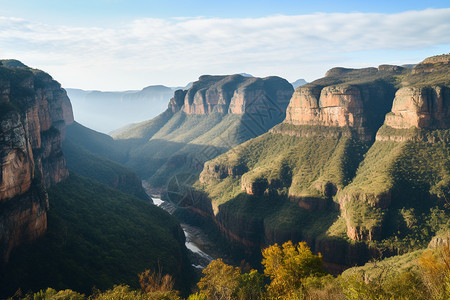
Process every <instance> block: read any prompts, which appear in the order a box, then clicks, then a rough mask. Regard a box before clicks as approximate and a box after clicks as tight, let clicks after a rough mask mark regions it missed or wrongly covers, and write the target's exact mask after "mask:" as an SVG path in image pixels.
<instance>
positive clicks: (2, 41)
mask: <svg viewBox="0 0 450 300" xmlns="http://www.w3.org/2000/svg"><path fill="white" fill-rule="evenodd" d="M449 32H450V9H428V10H424V11H408V12H403V13H397V14H368V13H317V14H312V15H298V16H285V15H275V16H268V17H263V18H241V19H223V18H222V19H220V18H202V17H199V18H173V19H139V20H134V21H133V22H130V23H127V24H114V25H111V26H110V27H107V28H106V27H103V28H102V27H89V26H86V27H68V26H59V27H54V26H50V25H47V24H42V23H31V22H28V21H26V20H23V19H17V18H7V17H0V56H2V57H9V58H18V59H21V60H23V61H24V62H25V63H27V64H29V65H31V66H33V67H39V68H43V69H45V70H46V71H48V72H49V73H51V74H52V75H53V76H54V77H55V78H56V79H57V80H59V81H61V82H62V83H63V84H64V85H66V86H79V87H83V88H95V87H97V88H103V89H104V88H109V89H124V88H140V87H143V86H145V85H148V84H153V83H166V84H175V83H178V84H182V83H183V82H187V81H190V80H193V79H195V78H196V77H197V76H198V75H200V74H202V73H227V72H233V71H234V72H249V73H256V74H258V73H261V74H265V75H271V74H272V73H273V74H279V75H284V76H288V77H289V76H290V77H292V78H291V79H294V78H298V77H307V78H308V77H309V78H308V79H312V78H311V77H319V76H321V75H323V72H324V71H325V70H324V68H325V67H326V68H328V67H330V66H333V65H342V64H343V63H345V62H347V61H348V62H350V61H351V62H352V63H353V64H356V65H358V62H357V61H355V60H354V59H353V60H352V59H348V57H351V56H352V55H353V54H355V53H358V52H361V51H371V52H372V53H373V51H381V52H383V51H388V52H389V51H391V52H395V51H404V52H405V51H406V52H407V51H414V50H417V49H419V50H420V49H429V51H432V50H433V49H435V48H436V47H438V46H439V45H440V46H441V47H442V45H444V47H447V48H448V45H450V34H449ZM434 54H440V53H434ZM346 57H347V61H346V60H345V58H346ZM343 58H344V61H342V59H343ZM339 59H341V60H339ZM386 59H387V61H383V62H389V58H386ZM372 61H373V58H371V57H368V58H367V60H366V61H364V60H361V61H360V62H359V64H360V65H364V64H365V63H366V62H372ZM296 72H297V73H296ZM319 72H320V73H319ZM304 73H308V74H304Z"/></svg>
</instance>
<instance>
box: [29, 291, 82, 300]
mask: <svg viewBox="0 0 450 300" xmlns="http://www.w3.org/2000/svg"><path fill="white" fill-rule="evenodd" d="M28 299H30V300H84V299H86V298H85V296H84V295H83V294H79V293H77V292H74V291H72V290H63V291H58V292H57V291H56V290H54V289H52V288H47V289H46V290H45V291H44V290H40V291H39V292H37V293H35V294H34V295H33V296H32V297H31V296H27V297H25V298H24V300H28Z"/></svg>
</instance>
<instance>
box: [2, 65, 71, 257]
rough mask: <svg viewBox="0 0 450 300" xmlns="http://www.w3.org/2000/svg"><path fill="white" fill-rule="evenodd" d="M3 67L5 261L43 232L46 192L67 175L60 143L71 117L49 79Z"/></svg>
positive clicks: (31, 71) (38, 73)
mask: <svg viewBox="0 0 450 300" xmlns="http://www.w3.org/2000/svg"><path fill="white" fill-rule="evenodd" d="M1 62H2V65H0V77H1V81H0V84H1V86H0V90H1V100H0V105H1V115H0V121H1V123H0V127H1V130H0V145H1V152H0V157H1V158H0V159H1V172H0V174H1V177H0V180H1V181H0V201H1V203H0V205H1V207H2V209H1V210H0V211H1V213H0V225H1V226H0V228H1V230H0V245H1V246H0V252H1V253H0V255H1V256H2V261H3V262H6V261H7V260H8V257H9V255H10V253H11V251H12V249H13V248H14V247H16V246H17V245H20V244H22V243H24V242H28V241H32V240H34V239H36V238H37V237H39V236H40V235H42V234H43V233H44V232H45V231H46V227H47V214H46V212H47V209H48V201H47V194H46V191H45V188H46V187H49V186H50V185H52V184H54V183H57V182H60V181H61V180H63V179H65V178H66V177H67V176H68V171H67V169H66V166H65V160H64V156H63V154H62V152H61V143H62V139H63V138H64V129H65V125H66V124H71V123H72V122H73V114H72V108H71V104H70V101H69V99H68V97H67V95H66V93H65V91H64V90H63V89H62V88H61V86H60V85H59V83H57V82H56V81H54V80H53V79H52V78H51V77H50V75H48V74H46V73H44V72H42V71H39V70H34V69H30V68H28V67H26V66H24V65H22V64H19V65H18V66H13V67H10V66H9V65H10V64H8V63H7V62H8V61H1ZM4 62H5V63H6V65H4V64H3V63H4Z"/></svg>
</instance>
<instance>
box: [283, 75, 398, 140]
mask: <svg viewBox="0 0 450 300" xmlns="http://www.w3.org/2000/svg"><path fill="white" fill-rule="evenodd" d="M336 72H337V71H336ZM332 74H334V73H333V72H332ZM330 76H331V75H330ZM392 98H393V92H392V91H391V89H390V88H386V87H384V88H383V87H382V86H379V87H376V88H373V87H368V86H364V85H346V84H341V85H330V86H326V87H322V86H320V85H306V86H302V87H300V88H298V89H297V90H296V91H295V93H294V94H293V96H292V98H291V101H290V103H289V106H288V108H287V110H286V120H285V121H284V123H287V124H293V125H308V126H325V127H347V128H351V129H352V130H354V131H355V132H358V136H359V138H360V139H364V140H371V139H373V138H374V135H375V132H376V130H377V129H378V128H379V127H380V126H381V122H382V117H383V116H384V115H385V114H386V113H387V112H388V110H389V105H390V104H389V101H392ZM389 99H390V100H389ZM376 102H378V103H377V104H375V103H376ZM391 103H392V102H391ZM374 105H377V106H378V107H377V109H376V110H373V109H372V107H373V106H374Z"/></svg>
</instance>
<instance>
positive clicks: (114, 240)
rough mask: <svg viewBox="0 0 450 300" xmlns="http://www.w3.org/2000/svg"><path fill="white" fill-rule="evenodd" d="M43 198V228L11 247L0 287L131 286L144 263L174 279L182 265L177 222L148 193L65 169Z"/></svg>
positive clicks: (9, 291) (7, 290)
mask: <svg viewBox="0 0 450 300" xmlns="http://www.w3.org/2000/svg"><path fill="white" fill-rule="evenodd" d="M49 203H50V210H49V212H48V230H47V233H46V235H45V236H44V237H42V238H40V239H39V240H37V241H36V242H35V243H33V244H31V245H24V246H22V247H19V248H18V249H17V250H16V251H15V252H14V253H13V254H12V256H11V259H10V262H9V263H8V265H7V266H6V267H5V268H2V270H1V271H0V280H1V282H2V285H1V295H10V294H12V293H13V292H14V291H15V290H17V289H18V288H19V287H20V288H21V289H22V290H24V291H28V290H30V289H31V290H38V289H42V288H44V287H47V286H53V287H55V288H57V289H66V288H71V289H74V290H76V291H79V292H83V293H89V292H90V291H91V288H92V287H93V286H96V287H97V288H100V289H106V288H111V287H112V286H113V285H114V284H119V283H125V284H129V285H131V286H134V287H137V286H138V282H137V276H136V274H138V273H140V272H142V271H144V270H145V269H152V270H155V269H158V268H161V269H162V270H163V271H164V272H165V273H170V274H173V275H174V276H175V278H177V280H180V279H181V278H182V276H183V274H185V273H180V271H181V272H186V271H187V266H186V265H184V263H185V262H186V257H185V256H184V250H183V249H185V248H184V238H183V235H182V231H181V228H180V227H179V224H178V222H177V221H176V219H175V218H174V217H172V216H170V215H169V214H168V213H166V212H164V211H163V210H162V209H159V208H157V207H156V206H154V205H152V204H150V202H148V201H144V200H141V199H138V198H135V197H132V196H130V195H127V194H123V193H121V192H119V191H118V190H115V189H111V188H109V187H108V186H106V185H102V184H99V183H96V182H93V181H90V180H88V179H85V178H82V177H78V176H75V175H73V174H72V175H71V176H70V177H69V178H68V179H66V180H65V181H63V182H61V183H59V184H57V185H56V186H53V187H52V188H51V189H49ZM185 280H186V282H187V281H188V280H187V279H185Z"/></svg>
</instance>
